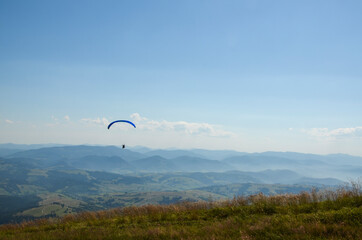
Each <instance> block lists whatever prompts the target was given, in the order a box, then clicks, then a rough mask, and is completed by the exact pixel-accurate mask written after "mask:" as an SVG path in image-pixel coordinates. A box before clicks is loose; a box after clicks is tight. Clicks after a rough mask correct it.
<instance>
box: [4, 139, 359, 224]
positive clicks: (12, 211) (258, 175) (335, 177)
mask: <svg viewBox="0 0 362 240" xmlns="http://www.w3.org/2000/svg"><path fill="white" fill-rule="evenodd" d="M360 176H362V158H361V157H357V156H350V155H344V154H333V155H315V154H302V153H292V152H265V153H242V152H235V151H216V150H202V149H193V150H178V149H177V150H154V149H148V148H144V147H135V148H130V149H122V148H120V147H116V146H87V145H80V146H73V145H67V146H66V145H63V146H62V145H50V146H48V145H19V146H17V145H14V144H0V206H2V210H1V211H2V212H1V215H2V218H1V219H0V223H6V222H9V221H21V220H24V219H34V218H38V217H44V216H46V217H49V216H62V215H64V214H67V213H71V212H79V211H84V210H98V209H107V208H109V207H120V206H128V205H142V204H147V203H163V204H164V203H173V202H177V201H200V200H204V201H207V200H208V199H209V198H212V199H222V198H230V197H233V196H236V195H246V194H255V193H258V192H263V193H264V194H279V193H297V192H300V191H308V190H310V189H312V188H319V189H322V188H334V187H336V186H340V185H345V184H346V181H348V180H351V179H356V178H358V177H360ZM50 199H52V200H50ZM22 202H23V203H24V204H23V205H21V204H20V203H22ZM4 206H6V207H4Z"/></svg>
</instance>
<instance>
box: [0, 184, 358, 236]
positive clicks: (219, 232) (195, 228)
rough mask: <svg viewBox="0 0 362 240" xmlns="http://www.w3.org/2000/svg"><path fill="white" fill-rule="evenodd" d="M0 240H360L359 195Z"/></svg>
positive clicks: (34, 226) (124, 212) (330, 194)
mask: <svg viewBox="0 0 362 240" xmlns="http://www.w3.org/2000/svg"><path fill="white" fill-rule="evenodd" d="M0 238H1V239H362V191H361V186H360V185H359V184H356V183H352V188H340V189H337V190H335V191H331V190H324V191H319V192H317V191H316V190H312V191H310V192H301V193H299V194H282V195H274V196H266V195H263V194H256V195H250V196H244V197H243V196H240V197H234V198H233V199H229V200H222V201H199V202H187V201H186V202H180V203H178V204H170V205H145V206H139V207H135V206H132V207H124V208H114V209H111V210H104V211H93V212H83V213H78V214H68V215H65V216H64V217H63V218H50V219H40V220H35V221H29V222H23V223H20V224H13V225H12V224H7V225H2V226H0Z"/></svg>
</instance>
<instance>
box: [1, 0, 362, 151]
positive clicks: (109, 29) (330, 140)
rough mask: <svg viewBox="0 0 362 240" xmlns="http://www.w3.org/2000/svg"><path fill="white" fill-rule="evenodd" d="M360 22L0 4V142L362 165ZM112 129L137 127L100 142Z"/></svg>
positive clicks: (321, 8) (346, 4) (155, 8)
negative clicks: (203, 151) (342, 160)
mask: <svg viewBox="0 0 362 240" xmlns="http://www.w3.org/2000/svg"><path fill="white" fill-rule="evenodd" d="M361 12H362V1H333V0H325V1H322V0H321V1H319V0H312V1H306V0H303V1H290V0H285V1H279V0H273V1H270V0H265V1H258V0H247V1H243V0H237V1H227V0H219V1H212V0H205V1H198V0H190V1H187V0H183V1H171V0H167V1H166V0H164V1H157V0H153V1H148V0H147V1H138V0H135V1H121V0H119V1H107V0H102V1H90V0H86V1H80V0H78V1H75V0H72V1H65V0H61V1H60V0H59V1H56V0H54V1H48V0H43V1H37V0H32V1H28V0H23V1H19V0H0V84H1V85H0V143H7V142H12V143H66V144H107V145H108V144H112V145H121V144H126V145H130V146H135V145H143V146H148V147H152V148H169V147H173V148H209V149H215V148H216V149H234V150H238V151H246V152H261V151H269V150H271V151H298V152H309V153H322V154H326V153H336V152H341V153H349V154H354V155H362V65H361V64H362V44H361V43H362V14H361ZM116 119H129V120H133V121H134V122H135V124H136V125H137V128H136V129H133V128H131V127H129V126H125V125H122V124H120V125H122V126H120V125H119V126H117V127H115V128H112V129H111V130H107V128H106V125H107V124H108V123H109V122H110V121H112V120H116Z"/></svg>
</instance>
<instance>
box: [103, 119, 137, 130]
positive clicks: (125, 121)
mask: <svg viewBox="0 0 362 240" xmlns="http://www.w3.org/2000/svg"><path fill="white" fill-rule="evenodd" d="M117 122H124V123H129V124H131V125H132V126H133V127H135V128H136V125H134V123H133V122H131V121H128V120H116V121H113V122H111V123H110V124H109V125H108V129H109V128H110V127H111V126H112V125H113V124H114V123H117Z"/></svg>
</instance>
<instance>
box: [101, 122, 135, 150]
mask: <svg viewBox="0 0 362 240" xmlns="http://www.w3.org/2000/svg"><path fill="white" fill-rule="evenodd" d="M114 123H128V124H131V125H132V126H133V127H134V128H136V125H135V124H134V123H133V122H131V121H128V120H116V121H113V122H111V123H110V124H109V125H108V127H107V128H108V129H109V128H110V127H111V126H112V125H113V124H114ZM125 147H126V145H125V144H123V145H122V148H125Z"/></svg>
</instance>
